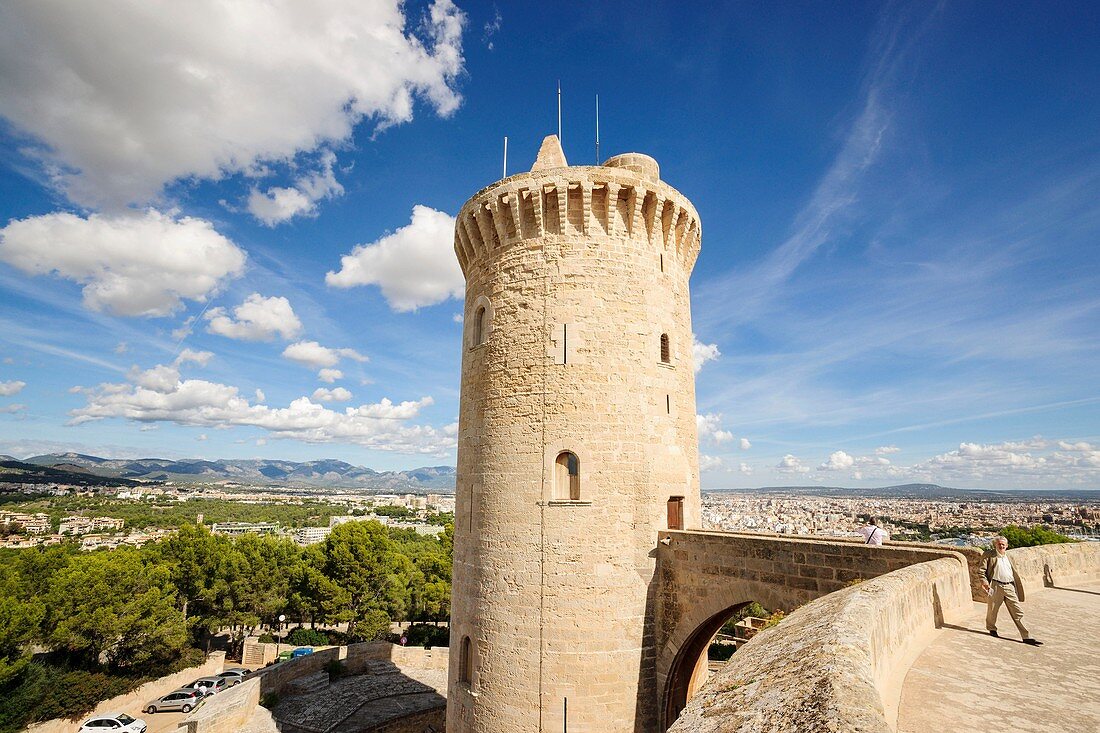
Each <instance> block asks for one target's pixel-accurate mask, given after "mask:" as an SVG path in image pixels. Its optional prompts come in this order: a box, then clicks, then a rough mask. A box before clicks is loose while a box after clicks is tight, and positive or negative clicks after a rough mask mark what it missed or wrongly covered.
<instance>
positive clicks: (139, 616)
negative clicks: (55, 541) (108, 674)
mask: <svg viewBox="0 0 1100 733" xmlns="http://www.w3.org/2000/svg"><path fill="white" fill-rule="evenodd" d="M52 586H53V587H52V588H51V589H50V593H49V595H48V596H47V602H46V605H47V607H48V608H49V610H50V613H49V616H48V618H47V620H46V625H47V629H46V630H47V634H46V640H47V641H48V642H49V643H50V644H51V645H53V646H54V647H55V648H56V649H58V650H61V651H64V652H65V653H67V654H68V655H69V656H70V657H71V658H73V659H75V660H77V661H79V662H80V663H82V665H83V666H85V667H86V668H94V667H95V666H97V665H98V664H99V661H100V658H101V657H104V658H105V659H106V661H107V662H108V663H109V664H110V665H111V666H113V667H116V668H130V669H135V670H143V669H150V668H155V667H156V666H157V665H158V664H164V663H167V662H168V661H171V660H173V659H175V658H177V657H178V656H179V655H180V654H181V653H182V652H183V650H184V649H185V648H186V647H187V641H188V634H187V624H186V621H185V619H184V617H183V614H182V612H181V611H180V610H179V609H178V608H176V595H175V592H174V589H173V587H172V584H171V582H170V580H169V571H168V570H167V569H166V568H163V567H157V566H147V565H145V564H144V563H143V562H142V557H141V553H140V552H139V551H137V550H133V549H130V548H121V549H117V550H110V551H103V552H96V553H91V554H89V555H84V556H82V557H81V558H80V560H79V561H78V562H73V563H70V564H69V565H68V566H66V567H65V568H63V569H62V570H60V571H58V573H57V574H56V575H55V576H54V582H53V584H52Z"/></svg>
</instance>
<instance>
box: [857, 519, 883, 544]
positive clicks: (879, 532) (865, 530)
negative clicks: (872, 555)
mask: <svg viewBox="0 0 1100 733" xmlns="http://www.w3.org/2000/svg"><path fill="white" fill-rule="evenodd" d="M859 533H860V534H861V535H863V539H865V540H866V541H867V544H868V545H881V544H882V542H883V540H888V539H890V535H889V534H887V532H886V530H884V529H883V528H882V527H880V526H878V520H877V519H872V520H871V523H870V524H868V525H867V526H866V527H861V528H860V529H859Z"/></svg>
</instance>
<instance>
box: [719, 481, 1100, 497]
mask: <svg viewBox="0 0 1100 733" xmlns="http://www.w3.org/2000/svg"><path fill="white" fill-rule="evenodd" d="M723 492H737V493H753V494H803V495H806V496H837V497H844V496H850V497H868V498H872V497H874V498H882V499H926V500H927V499H944V500H948V501H1036V500H1042V501H1059V500H1063V499H1069V500H1084V499H1098V498H1100V491H1096V490H1091V489H1090V490H1077V489H1050V490H1044V489H1018V490H1012V491H1004V490H992V489H953V488H950V487H948V486H939V485H938V484H901V485H899V486H879V487H875V488H863V487H858V488H850V487H844V486H762V487H760V488H756V489H704V490H703V493H723Z"/></svg>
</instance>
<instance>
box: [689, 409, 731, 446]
mask: <svg viewBox="0 0 1100 733" xmlns="http://www.w3.org/2000/svg"><path fill="white" fill-rule="evenodd" d="M695 425H696V428H697V429H698V431H699V440H700V441H707V442H711V443H725V442H726V441H728V440H733V433H731V432H729V431H728V430H722V416H721V415H696V416H695Z"/></svg>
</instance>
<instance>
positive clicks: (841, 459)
mask: <svg viewBox="0 0 1100 733" xmlns="http://www.w3.org/2000/svg"><path fill="white" fill-rule="evenodd" d="M855 463H856V459H854V458H852V457H851V456H850V455H848V454H847V453H845V452H844V451H842V450H838V451H834V452H833V453H832V454H831V455H830V456H829V460H827V461H825V463H822V464H821V465H820V466H818V468H817V470H819V471H843V470H845V469H848V468H851V467H852V466H854V465H855Z"/></svg>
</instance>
